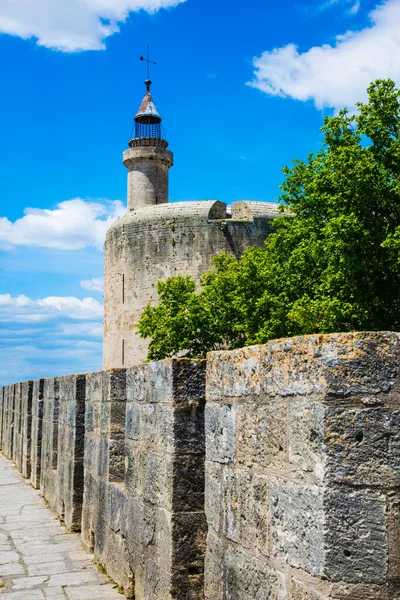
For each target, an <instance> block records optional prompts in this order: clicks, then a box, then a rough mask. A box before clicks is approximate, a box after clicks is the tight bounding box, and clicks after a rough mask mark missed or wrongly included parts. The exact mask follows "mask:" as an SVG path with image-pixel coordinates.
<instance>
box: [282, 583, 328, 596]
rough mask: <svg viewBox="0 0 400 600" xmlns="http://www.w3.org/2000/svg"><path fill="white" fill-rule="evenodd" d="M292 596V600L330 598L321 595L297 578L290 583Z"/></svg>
mask: <svg viewBox="0 0 400 600" xmlns="http://www.w3.org/2000/svg"><path fill="white" fill-rule="evenodd" d="M290 594H291V596H290V598H291V600H328V596H325V595H322V594H320V593H319V592H317V591H316V590H315V589H312V588H311V587H308V586H307V585H306V584H304V583H302V582H301V581H299V580H298V579H295V578H293V579H291V581H290Z"/></svg>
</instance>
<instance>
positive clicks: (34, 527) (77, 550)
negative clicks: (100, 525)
mask: <svg viewBox="0 0 400 600" xmlns="http://www.w3.org/2000/svg"><path fill="white" fill-rule="evenodd" d="M0 597H1V599H2V600H8V599H10V600H44V599H47V598H49V599H51V600H122V599H123V598H124V596H121V595H120V594H119V593H118V591H117V590H116V589H115V588H114V586H113V585H112V584H111V583H109V580H108V578H107V577H106V576H105V575H103V574H102V573H100V571H99V570H98V568H97V567H96V566H95V564H94V562H93V556H92V555H91V554H87V553H86V552H85V551H84V550H83V549H82V547H81V544H80V540H79V535H77V534H73V533H66V531H65V529H64V527H63V526H62V525H61V524H60V522H59V521H58V520H57V518H56V517H55V516H54V515H53V513H52V512H51V511H50V510H49V509H48V508H47V507H46V506H45V504H44V501H43V499H42V498H41V497H40V496H39V492H37V491H35V490H34V489H33V488H32V487H31V486H29V485H28V483H27V482H26V481H25V480H24V479H22V478H21V476H20V475H19V473H18V471H17V469H16V468H15V467H14V466H13V464H12V463H11V462H10V461H9V460H7V459H6V458H5V457H4V456H3V455H2V454H0Z"/></svg>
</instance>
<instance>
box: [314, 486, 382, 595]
mask: <svg viewBox="0 0 400 600" xmlns="http://www.w3.org/2000/svg"><path fill="white" fill-rule="evenodd" d="M324 512H325V542H324V546H325V548H324V554H325V567H324V570H323V574H324V575H325V576H326V577H328V579H329V580H330V581H345V582H348V583H372V584H377V585H379V584H384V583H385V582H386V580H387V569H388V565H387V558H388V540H387V531H386V498H385V496H384V495H383V494H382V493H381V492H379V491H375V490H368V489H361V490H358V489H353V488H351V487H348V488H347V487H346V486H341V487H340V488H338V489H329V490H327V491H326V493H325V495H324Z"/></svg>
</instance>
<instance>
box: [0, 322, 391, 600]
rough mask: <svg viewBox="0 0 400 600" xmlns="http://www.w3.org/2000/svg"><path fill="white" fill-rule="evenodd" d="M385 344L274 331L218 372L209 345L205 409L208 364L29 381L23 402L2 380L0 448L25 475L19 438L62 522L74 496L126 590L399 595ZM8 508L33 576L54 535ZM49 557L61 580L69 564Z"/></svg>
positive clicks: (352, 599)
mask: <svg viewBox="0 0 400 600" xmlns="http://www.w3.org/2000/svg"><path fill="white" fill-rule="evenodd" d="M379 336H381V337H379ZM379 340H380V342H379ZM396 340H397V335H394V334H393V335H392V334H386V333H384V334H376V333H373V334H346V335H333V336H314V338H313V339H311V338H302V339H299V340H291V341H290V343H289V346H287V345H286V344H287V340H283V341H282V340H281V341H278V342H272V343H270V344H267V345H266V346H260V347H256V348H250V349H245V350H243V351H234V352H222V353H221V361H220V364H219V365H218V356H219V353H213V354H212V356H211V361H212V368H211V367H210V368H211V371H210V369H209V373H212V374H213V376H214V375H217V376H218V381H217V380H214V381H211V382H210V383H209V390H208V404H207V407H206V411H205V406H204V405H205V398H204V369H205V361H187V360H184V359H177V360H167V361H162V362H159V363H155V364H154V365H150V364H146V365H141V366H140V367H133V368H131V369H129V370H128V371H125V370H121V369H117V370H113V371H111V372H107V373H103V372H99V373H93V374H88V375H87V376H86V377H85V376H68V377H63V378H59V380H57V379H49V380H46V382H45V384H44V390H43V381H42V382H40V380H39V381H37V382H34V384H33V386H32V385H31V391H32V396H31V400H32V402H31V406H29V385H25V386H24V385H21V384H17V385H12V386H7V387H6V388H3V389H1V390H0V417H1V418H2V427H1V443H2V444H3V446H4V448H5V451H6V452H9V453H10V455H11V456H12V457H13V458H14V460H15V461H16V463H17V465H19V468H22V465H23V455H24V452H25V450H24V447H26V448H27V447H29V443H30V455H31V459H32V481H33V482H34V481H35V476H36V482H37V481H38V477H41V480H42V489H43V491H44V492H45V494H46V495H47V498H48V499H49V502H50V504H51V505H52V506H53V508H54V510H55V511H56V512H57V514H58V515H59V516H60V517H61V518H62V519H65V520H66V521H67V519H68V518H69V519H70V521H69V522H70V523H71V525H70V526H69V527H71V528H77V529H78V528H79V526H80V522H81V520H80V513H79V510H78V509H79V507H80V506H81V504H82V494H83V512H82V539H83V542H84V545H85V546H86V547H87V548H90V549H93V550H94V552H95V556H96V560H98V561H99V562H100V563H102V564H104V565H105V567H106V568H107V569H108V570H109V572H110V574H111V575H112V577H113V578H114V579H115V580H116V581H118V582H119V583H120V584H122V585H123V586H124V587H125V593H126V595H127V597H133V595H134V594H135V595H136V599H137V600H150V599H151V600H156V599H157V600H178V599H179V600H201V598H203V593H204V596H205V598H206V599H207V600H229V599H231V600H233V599H235V600H250V599H251V600H254V599H256V600H257V599H264V598H268V599H270V600H272V599H273V600H278V599H279V600H289V599H290V600H328V599H329V600H400V575H399V556H400V550H399V548H400V541H399V540H400V536H399V527H398V521H399V513H400V509H399V506H400V502H399V499H398V495H399V494H398V489H399V487H400V486H399V480H398V472H399V466H400V465H399V445H400V441H399V440H400V438H399V435H398V431H399V429H400V428H399V425H400V417H399V415H400V399H399V396H398V394H397V388H398V382H397V369H398V358H397V342H396ZM267 347H268V348H269V350H268V348H267ZM382 348H383V350H382ZM385 352H387V360H386V358H385V354H384V353H385ZM268 353H269V354H268ZM267 354H268V356H269V359H268V360H267V361H266V360H264V359H265V357H266V356H267ZM259 355H260V356H261V357H262V360H261V361H260V362H259V364H258V362H257V361H258V359H257V356H259ZM254 361H255V362H254ZM256 363H257V364H256ZM297 368H299V374H298V380H297V381H296V378H295V375H296V374H295V369H297ZM274 373H275V375H273V374H274ZM268 378H271V380H269V379H268ZM274 378H275V379H274ZM56 381H58V382H59V390H58V401H57V402H56V400H57V390H56V387H55V383H56ZM28 383H29V382H28ZM274 386H275V387H274ZM382 392H383V393H382ZM43 395H44V398H43ZM30 415H31V432H30V433H29V425H27V424H28V423H29V417H30ZM205 447H206V450H207V452H206V455H207V460H206V464H205V465H204V457H205ZM204 507H205V513H206V517H207V524H206V522H205V515H204ZM27 508H28V507H27ZM9 510H12V511H13V509H12V506H11V507H6V509H5V508H4V507H2V506H0V521H4V519H5V518H6V519H7V523H8V526H9V528H10V531H12V532H13V536H15V538H16V539H17V538H18V539H21V540H23V542H22V543H23V544H26V545H27V547H28V549H29V555H28V556H30V557H31V559H32V560H31V559H28V561H27V564H28V568H29V572H31V574H32V576H34V577H41V573H42V566H41V564H42V563H41V562H39V561H38V560H35V556H36V555H37V552H38V547H39V546H40V544H41V543H42V541H43V540H45V539H46V535H47V533H46V531H47V528H46V527H43V528H42V529H43V530H40V529H38V528H31V529H26V522H27V517H28V513H27V512H24V513H19V512H14V511H13V512H12V513H11V514H9V513H8V512H7V511H9ZM5 511H6V512H5ZM29 518H30V516H29ZM0 524H1V523H0ZM207 529H208V538H207V540H208V541H207V548H206V534H207ZM3 542H4V543H3ZM5 542H7V540H3V539H2V536H1V532H0V554H1V556H0V562H1V561H2V557H3V558H4V556H5V554H4V553H7V552H11V555H12V552H13V550H9V549H8V548H7V547H3V546H6V543H5ZM48 550H51V548H50V547H49V548H48ZM205 554H206V568H205V575H204V573H203V562H204V555H205ZM11 555H10V556H11ZM6 558H7V557H6ZM51 558H52V560H51V563H52V564H51V566H49V568H48V572H49V573H50V574H52V573H53V572H54V573H55V571H53V570H54V569H55V570H60V573H58V574H57V573H55V577H59V579H56V580H54V581H53V583H54V585H55V586H57V585H59V586H61V585H63V584H62V583H61V582H62V581H64V580H63V579H62V577H63V574H64V573H65V572H66V571H65V569H66V568H67V565H66V563H65V560H64V559H63V557H60V556H58V555H57V552H55V551H54V549H53V551H52V557H51ZM10 565H11V566H7V565H5V566H4V569H5V571H7V569H8V568H10V569H11V570H13V569H14V571H13V573H14V574H15V576H17V577H18V576H20V577H21V580H22V575H23V573H22V571H21V575H19V574H18V569H19V568H20V565H19V564H18V563H15V565H16V566H15V565H14V563H10ZM13 565H14V566H13ZM17 567H18V568H17ZM2 569H3V567H2ZM2 569H0V572H3V571H2ZM15 569H17V570H16V571H15ZM0 574H1V573H0ZM10 574H11V573H10ZM76 581H77V583H76V585H77V589H78V588H80V587H82V581H81V580H79V581H78V579H77V580H76ZM21 584H22V581H21ZM53 587H54V586H53ZM92 592H93V593H95V590H91V591H90V593H92ZM74 593H75V592H74ZM76 593H77V594H78V592H76ZM78 597H79V596H78Z"/></svg>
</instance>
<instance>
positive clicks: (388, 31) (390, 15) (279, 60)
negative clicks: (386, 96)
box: [249, 0, 400, 109]
mask: <svg viewBox="0 0 400 600" xmlns="http://www.w3.org/2000/svg"><path fill="white" fill-rule="evenodd" d="M355 6H356V5H355ZM369 16H370V20H371V26H370V27H366V28H365V29H362V30H361V31H356V32H354V31H348V32H346V33H345V34H343V35H338V36H337V37H336V43H335V44H334V45H333V46H330V45H328V44H326V45H323V46H314V47H312V48H310V49H309V50H307V51H306V52H302V53H301V52H299V51H298V48H297V46H295V45H294V44H288V45H287V46H284V47H282V48H275V49H274V50H271V51H267V52H264V53H263V54H262V55H261V56H260V57H258V58H255V59H254V66H255V68H256V70H255V79H254V80H253V81H252V82H250V83H249V85H251V86H253V87H255V88H258V89H259V90H261V91H262V92H265V93H266V94H269V95H272V96H282V97H291V98H294V99H296V100H302V101H306V100H313V102H314V104H315V106H316V107H317V108H323V107H332V108H335V109H339V108H343V107H349V108H352V107H354V105H355V103H356V102H357V101H360V100H365V98H366V93H365V90H366V88H367V87H368V85H369V84H370V83H371V81H373V80H375V79H378V78H379V79H384V78H388V77H390V78H392V79H394V80H395V81H396V82H397V83H400V61H399V58H398V57H399V56H400V0H387V2H385V3H383V4H380V5H378V6H377V7H376V8H375V9H374V10H373V11H372V12H371V13H370V15H369Z"/></svg>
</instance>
